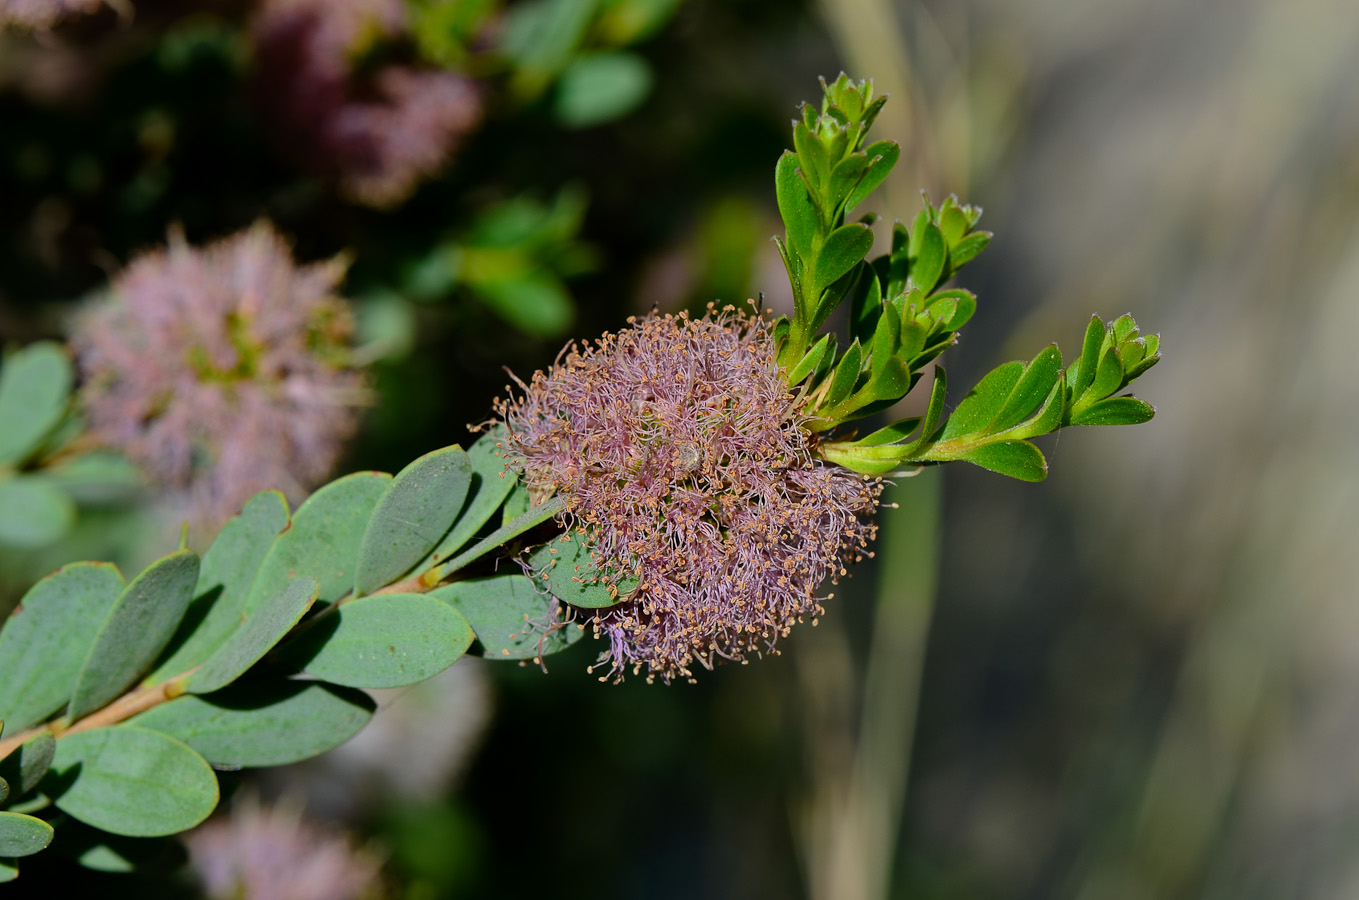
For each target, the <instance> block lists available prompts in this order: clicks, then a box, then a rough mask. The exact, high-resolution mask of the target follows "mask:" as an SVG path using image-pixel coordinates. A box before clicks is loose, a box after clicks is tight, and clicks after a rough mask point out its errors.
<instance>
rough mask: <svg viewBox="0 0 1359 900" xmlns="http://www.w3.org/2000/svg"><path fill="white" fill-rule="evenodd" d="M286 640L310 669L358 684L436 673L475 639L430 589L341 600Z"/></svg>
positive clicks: (404, 681)
mask: <svg viewBox="0 0 1359 900" xmlns="http://www.w3.org/2000/svg"><path fill="white" fill-rule="evenodd" d="M327 619H329V620H330V621H318V622H317V623H316V624H314V625H312V626H310V627H309V628H307V629H306V630H305V631H303V632H301V633H300V634H299V635H298V636H297V637H296V638H294V639H293V640H291V641H289V642H288V643H287V644H286V645H284V646H285V650H284V653H285V655H286V656H287V657H288V658H289V659H291V660H293V661H294V662H297V663H298V664H300V665H301V667H302V670H303V671H304V672H306V673H307V674H309V675H315V676H316V677H317V678H323V679H325V680H326V681H329V682H333V683H334V684H343V685H346V686H347V687H359V688H388V687H403V686H405V685H408V684H415V683H416V682H418V681H424V680H425V679H426V678H432V677H433V676H435V675H438V674H439V673H440V672H442V671H443V670H444V669H447V668H448V667H449V666H451V665H453V663H455V662H456V661H457V659H458V657H460V656H462V655H463V653H465V652H466V651H467V648H468V646H469V645H470V644H471V643H472V637H473V635H472V628H471V627H470V626H469V625H468V624H467V620H466V619H464V618H463V617H462V616H461V615H460V614H459V613H458V612H457V610H455V609H453V608H452V607H450V606H448V605H447V604H444V603H440V602H439V601H438V600H436V599H435V598H433V597H430V596H428V595H426V594H374V595H372V596H369V597H360V598H359V599H357V600H351V601H349V602H347V603H343V604H341V605H340V607H339V608H338V610H337V611H336V612H335V613H334V614H331V615H328V616H327Z"/></svg>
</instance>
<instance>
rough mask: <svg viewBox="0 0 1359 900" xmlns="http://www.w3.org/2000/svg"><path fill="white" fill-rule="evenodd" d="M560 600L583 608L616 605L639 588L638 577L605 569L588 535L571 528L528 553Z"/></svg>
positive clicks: (549, 587)
mask: <svg viewBox="0 0 1359 900" xmlns="http://www.w3.org/2000/svg"><path fill="white" fill-rule="evenodd" d="M529 566H530V567H532V569H533V570H534V571H535V572H537V573H539V574H540V575H541V576H542V578H543V580H544V581H545V582H546V583H547V588H548V590H550V591H551V592H552V594H553V596H555V597H556V598H557V599H558V600H561V601H562V602H563V603H567V604H569V605H571V606H576V607H581V608H583V609H598V608H601V607H605V606H613V605H614V604H616V603H619V602H620V601H622V600H626V599H627V598H628V596H629V595H631V594H632V592H633V591H635V590H637V579H636V578H634V577H632V576H630V575H628V576H621V577H620V576H619V575H617V574H611V573H608V572H604V571H602V570H601V569H600V567H599V564H598V563H597V562H596V561H595V558H594V554H593V553H591V551H590V548H589V547H588V546H587V544H586V537H585V535H583V534H581V532H579V531H574V530H573V531H570V532H568V533H567V534H564V535H562V536H561V537H559V538H554V539H553V540H550V541H548V542H547V543H546V544H544V545H543V546H541V547H539V548H538V549H537V550H536V551H534V553H533V555H532V556H531V557H529Z"/></svg>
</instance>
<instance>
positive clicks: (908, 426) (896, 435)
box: [854, 416, 921, 447]
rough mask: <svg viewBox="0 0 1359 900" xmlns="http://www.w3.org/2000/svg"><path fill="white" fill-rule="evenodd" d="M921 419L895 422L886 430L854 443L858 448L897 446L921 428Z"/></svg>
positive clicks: (878, 431)
mask: <svg viewBox="0 0 1359 900" xmlns="http://www.w3.org/2000/svg"><path fill="white" fill-rule="evenodd" d="M920 421H921V420H920V417H919V416H916V417H915V418H913V419H902V420H901V421H900V422H893V423H892V424H891V425H888V426H886V427H885V428H879V429H878V430H877V431H875V432H873V433H872V434H870V435H868V437H865V438H861V439H860V440H857V441H855V442H854V444H855V446H857V447H881V446H883V445H886V444H895V443H898V442H900V441H904V440H906V438H908V437H910V436H911V435H912V434H913V433H914V432H915V430H916V429H917V428H919V427H920Z"/></svg>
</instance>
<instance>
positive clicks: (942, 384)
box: [909, 366, 948, 453]
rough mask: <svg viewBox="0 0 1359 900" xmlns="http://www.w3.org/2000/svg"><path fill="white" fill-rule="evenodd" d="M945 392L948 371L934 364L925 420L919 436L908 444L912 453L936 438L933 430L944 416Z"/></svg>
mask: <svg viewBox="0 0 1359 900" xmlns="http://www.w3.org/2000/svg"><path fill="white" fill-rule="evenodd" d="M947 392H948V373H947V372H945V371H944V367H943V366H935V367H934V381H933V383H932V384H931V385H930V400H929V404H928V405H927V406H926V407H925V421H924V423H923V424H922V425H921V428H920V437H918V438H916V439H915V441H913V442H912V443H911V444H910V445H909V448H910V450H911V452H912V453H914V452H916V451H918V450H919V449H920V448H921V447H924V446H925V445H926V444H928V443H929V442H931V441H934V440H937V436H936V435H935V431H936V430H937V429H938V428H939V420H940V419H941V418H943V416H944V396H945V394H947Z"/></svg>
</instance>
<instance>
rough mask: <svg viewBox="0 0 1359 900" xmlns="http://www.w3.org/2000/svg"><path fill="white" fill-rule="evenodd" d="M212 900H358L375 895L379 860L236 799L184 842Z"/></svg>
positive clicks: (286, 813) (340, 838) (332, 834)
mask: <svg viewBox="0 0 1359 900" xmlns="http://www.w3.org/2000/svg"><path fill="white" fill-rule="evenodd" d="M184 843H185V844H186V845H188V850H189V863H190V865H191V866H192V868H193V870H194V872H195V873H196V874H197V876H198V879H199V881H200V883H201V884H202V885H203V890H204V892H205V893H206V894H207V895H208V896H209V897H211V898H213V900H361V898H370V897H376V896H380V894H381V883H380V881H379V871H380V869H381V862H380V861H379V860H378V858H377V857H376V856H375V855H373V854H372V853H370V852H367V851H364V850H361V849H359V848H357V847H355V846H354V845H353V843H352V842H351V840H350V839H349V838H348V836H346V835H345V834H343V833H342V832H337V831H328V830H325V829H323V828H321V827H319V826H318V825H316V824H314V823H311V822H308V821H307V820H305V819H303V818H302V816H301V813H300V812H298V811H295V810H288V809H284V808H281V807H279V806H275V807H273V808H270V809H265V808H262V807H261V806H260V805H259V803H258V802H257V801H254V800H252V799H249V798H247V799H245V800H238V801H237V802H236V803H235V804H234V805H233V806H232V809H231V812H230V813H229V814H227V815H225V816H218V817H217V818H215V819H213V820H212V821H210V822H208V823H207V824H206V825H203V826H201V827H199V828H196V829H194V830H193V831H191V832H189V833H188V834H187V835H185V837H184Z"/></svg>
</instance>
